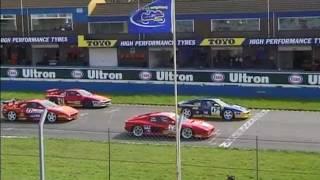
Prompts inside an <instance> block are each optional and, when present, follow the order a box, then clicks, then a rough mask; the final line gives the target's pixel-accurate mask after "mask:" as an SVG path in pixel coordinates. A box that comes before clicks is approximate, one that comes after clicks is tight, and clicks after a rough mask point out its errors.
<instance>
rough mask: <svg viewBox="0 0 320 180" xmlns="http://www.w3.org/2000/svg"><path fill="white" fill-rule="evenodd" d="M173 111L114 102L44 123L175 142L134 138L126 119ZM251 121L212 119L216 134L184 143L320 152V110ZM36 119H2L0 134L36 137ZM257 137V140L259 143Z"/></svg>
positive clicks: (96, 135)
mask: <svg viewBox="0 0 320 180" xmlns="http://www.w3.org/2000/svg"><path fill="white" fill-rule="evenodd" d="M154 111H174V107H165V106H139V105H137V106H131V105H112V106H111V107H108V108H104V109H80V112H81V113H80V117H79V119H78V120H75V121H71V122H63V123H55V124H48V123H47V124H45V131H44V132H45V136H46V137H56V138H76V139H86V140H107V138H108V129H109V130H110V134H111V138H112V139H113V140H118V141H125V142H140V143H141V142H148V143H174V142H175V138H167V137H143V138H135V137H132V136H130V135H128V133H126V131H125V130H124V128H123V126H124V121H125V120H126V119H127V118H129V117H131V116H133V115H137V114H141V113H147V112H154ZM252 112H253V115H252V117H251V118H250V119H248V120H243V121H232V122H225V121H222V120H210V121H208V122H209V123H211V124H213V125H214V126H215V127H216V129H217V131H216V132H217V135H216V136H214V137H211V138H209V139H206V140H198V139H194V140H189V141H182V144H191V145H197V146H198V145H201V146H214V147H222V148H230V147H233V148H234V147H237V148H255V147H256V146H258V147H259V148H260V149H285V150H302V151H317V152H319V151H320V136H319V127H320V112H302V111H269V110H252ZM37 128H38V126H37V123H35V122H22V121H20V122H13V123H11V122H7V121H3V120H2V121H1V135H2V137H8V136H37V135H38V129H37ZM256 139H258V143H256Z"/></svg>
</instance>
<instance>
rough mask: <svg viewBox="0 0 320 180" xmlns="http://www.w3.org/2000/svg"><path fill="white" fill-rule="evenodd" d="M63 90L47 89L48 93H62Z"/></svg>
mask: <svg viewBox="0 0 320 180" xmlns="http://www.w3.org/2000/svg"><path fill="white" fill-rule="evenodd" d="M62 92H63V91H62V90H61V89H48V90H46V93H47V94H48V95H59V94H61V93H62Z"/></svg>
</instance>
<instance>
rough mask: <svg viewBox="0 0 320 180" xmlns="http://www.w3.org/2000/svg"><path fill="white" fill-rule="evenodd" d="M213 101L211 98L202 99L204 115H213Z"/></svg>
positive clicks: (202, 112)
mask: <svg viewBox="0 0 320 180" xmlns="http://www.w3.org/2000/svg"><path fill="white" fill-rule="evenodd" d="M212 107H213V104H212V101H211V100H202V101H201V108H200V109H201V114H202V116H203V117H211V116H212Z"/></svg>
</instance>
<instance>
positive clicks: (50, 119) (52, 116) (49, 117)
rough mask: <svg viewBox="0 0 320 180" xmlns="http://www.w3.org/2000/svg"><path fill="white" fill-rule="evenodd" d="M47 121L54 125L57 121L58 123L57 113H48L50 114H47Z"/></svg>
mask: <svg viewBox="0 0 320 180" xmlns="http://www.w3.org/2000/svg"><path fill="white" fill-rule="evenodd" d="M47 121H48V122H49V123H54V122H56V121H57V115H56V114H55V113H53V112H48V114H47Z"/></svg>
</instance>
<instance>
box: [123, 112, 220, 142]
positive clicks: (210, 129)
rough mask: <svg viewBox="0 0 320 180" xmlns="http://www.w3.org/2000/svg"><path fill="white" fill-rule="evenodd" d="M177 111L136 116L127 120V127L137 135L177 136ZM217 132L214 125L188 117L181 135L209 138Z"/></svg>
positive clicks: (183, 123)
mask: <svg viewBox="0 0 320 180" xmlns="http://www.w3.org/2000/svg"><path fill="white" fill-rule="evenodd" d="M175 119H176V118H175V113H172V112H154V113H148V114H142V115H138V116H134V117H132V118H130V119H128V120H127V121H126V122H125V129H126V130H127V131H128V132H129V133H132V134H133V135H134V136H136V137H141V136H143V135H168V136H175V134H176V128H175V124H176V120H175ZM214 134H215V128H214V126H213V125H211V124H209V123H206V122H204V121H201V120H195V119H186V120H184V121H183V122H182V126H181V137H182V138H184V139H190V138H192V137H196V138H208V137H210V136H212V135H214Z"/></svg>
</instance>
